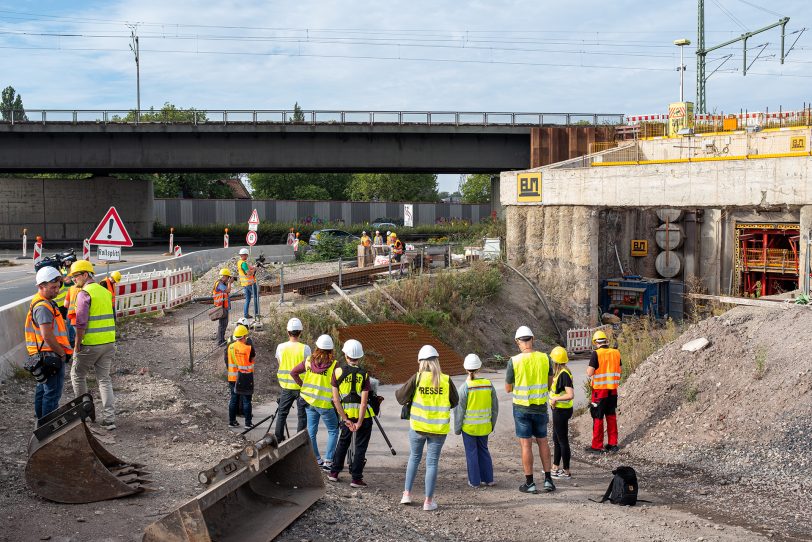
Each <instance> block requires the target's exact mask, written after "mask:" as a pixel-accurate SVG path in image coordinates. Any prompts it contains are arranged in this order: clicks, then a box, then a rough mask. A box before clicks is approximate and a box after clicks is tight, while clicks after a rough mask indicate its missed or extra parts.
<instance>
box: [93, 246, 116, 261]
mask: <svg viewBox="0 0 812 542" xmlns="http://www.w3.org/2000/svg"><path fill="white" fill-rule="evenodd" d="M96 258H98V259H99V260H101V261H103V262H117V261H119V260H121V247H105V246H100V247H99V248H98V252H96Z"/></svg>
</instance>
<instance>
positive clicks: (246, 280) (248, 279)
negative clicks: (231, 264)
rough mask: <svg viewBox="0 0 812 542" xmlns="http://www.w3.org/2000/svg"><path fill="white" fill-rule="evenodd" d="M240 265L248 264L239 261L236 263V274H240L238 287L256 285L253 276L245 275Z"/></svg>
mask: <svg viewBox="0 0 812 542" xmlns="http://www.w3.org/2000/svg"><path fill="white" fill-rule="evenodd" d="M242 264H246V265H248V262H244V261H242V260H240V261H239V262H238V263H237V272H238V273H239V274H240V286H251V285H252V284H254V283H256V281H257V278H256V277H255V276H254V275H248V274H246V273H245V270H244V269H243V268H242Z"/></svg>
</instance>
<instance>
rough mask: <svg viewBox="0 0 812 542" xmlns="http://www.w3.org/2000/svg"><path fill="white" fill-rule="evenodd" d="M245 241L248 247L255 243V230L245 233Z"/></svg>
mask: <svg viewBox="0 0 812 542" xmlns="http://www.w3.org/2000/svg"><path fill="white" fill-rule="evenodd" d="M245 242H246V244H247V245H248V246H249V247H252V246H254V245H256V244H257V232H255V231H249V232H248V233H247V234H246V235H245Z"/></svg>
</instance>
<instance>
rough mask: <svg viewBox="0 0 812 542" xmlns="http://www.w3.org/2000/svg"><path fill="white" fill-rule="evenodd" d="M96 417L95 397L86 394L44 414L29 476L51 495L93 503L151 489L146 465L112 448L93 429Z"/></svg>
mask: <svg viewBox="0 0 812 542" xmlns="http://www.w3.org/2000/svg"><path fill="white" fill-rule="evenodd" d="M87 418H90V419H91V420H95V419H96V411H95V408H94V407H93V398H92V397H91V396H90V394H84V395H81V396H79V397H77V398H76V399H74V400H73V401H71V402H70V403H67V404H65V405H64V406H62V407H61V408H59V409H57V410H55V411H53V412H51V413H50V414H48V415H47V416H45V417H43V418H40V420H39V427H38V428H37V430H36V431H34V434H33V435H32V436H31V440H30V441H29V442H28V463H27V464H26V466H25V481H26V482H27V483H28V487H29V488H30V489H31V491H33V492H34V493H36V494H37V495H39V496H40V497H43V498H45V499H48V500H49V501H54V502H64V503H88V502H97V501H104V500H107V499H115V498H117V497H124V496H125V495H132V494H134V493H141V492H142V491H149V483H150V482H151V480H148V479H147V478H145V476H146V472H145V471H144V466H143V465H139V464H137V463H127V462H125V461H122V460H120V459H118V458H117V457H116V456H114V455H113V454H111V453H110V452H108V451H107V450H106V449H105V448H104V446H102V445H101V443H100V442H99V441H98V440H96V438H95V437H94V436H93V433H91V432H90V429H88V427H87V424H86V423H85V419H87Z"/></svg>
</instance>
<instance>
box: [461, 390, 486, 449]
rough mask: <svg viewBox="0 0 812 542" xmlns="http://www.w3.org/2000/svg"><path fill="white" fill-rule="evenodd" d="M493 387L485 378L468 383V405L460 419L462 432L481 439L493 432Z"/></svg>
mask: <svg viewBox="0 0 812 542" xmlns="http://www.w3.org/2000/svg"><path fill="white" fill-rule="evenodd" d="M492 390H493V385H492V384H491V381H490V380H488V379H487V378H477V379H475V380H471V381H470V382H468V403H467V404H466V406H465V416H464V417H463V418H462V430H463V431H464V432H465V433H466V434H468V435H471V436H474V437H482V436H485V435H490V434H491V432H492V431H493V424H491V409H492V408H493V401H492V397H491V391H492Z"/></svg>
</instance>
